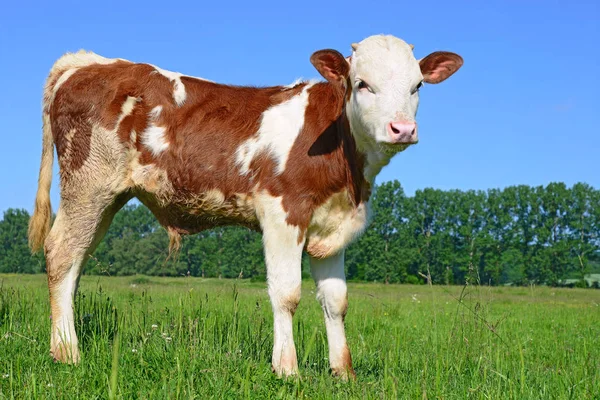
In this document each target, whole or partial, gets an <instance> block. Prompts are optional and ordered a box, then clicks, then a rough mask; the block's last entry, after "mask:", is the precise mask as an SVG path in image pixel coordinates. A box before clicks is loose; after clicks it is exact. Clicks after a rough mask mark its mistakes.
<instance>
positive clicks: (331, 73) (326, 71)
mask: <svg viewBox="0 0 600 400" xmlns="http://www.w3.org/2000/svg"><path fill="white" fill-rule="evenodd" d="M310 62H311V63H312V65H314V66H315V68H316V69H317V71H319V73H320V74H321V75H322V76H323V78H325V79H327V80H328V81H329V82H331V83H334V84H339V85H345V84H346V80H347V79H348V76H350V64H349V63H348V60H346V58H345V57H344V56H343V55H342V54H341V53H340V52H339V51H337V50H331V49H326V50H319V51H317V52H315V53H313V55H312V56H311V57H310Z"/></svg>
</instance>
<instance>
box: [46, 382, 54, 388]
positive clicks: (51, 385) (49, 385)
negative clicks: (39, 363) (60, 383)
mask: <svg viewBox="0 0 600 400" xmlns="http://www.w3.org/2000/svg"><path fill="white" fill-rule="evenodd" d="M46 386H48V387H54V385H53V384H51V383H49V384H47V385H46Z"/></svg>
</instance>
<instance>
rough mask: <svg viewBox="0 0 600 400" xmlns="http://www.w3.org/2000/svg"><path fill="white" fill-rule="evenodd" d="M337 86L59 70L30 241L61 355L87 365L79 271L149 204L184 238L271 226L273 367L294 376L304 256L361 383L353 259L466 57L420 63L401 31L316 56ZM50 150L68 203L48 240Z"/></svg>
mask: <svg viewBox="0 0 600 400" xmlns="http://www.w3.org/2000/svg"><path fill="white" fill-rule="evenodd" d="M310 61H311V63H312V64H313V65H314V66H315V68H316V69H317V71H319V73H320V74H321V75H322V76H323V77H324V78H325V79H326V80H327V81H326V82H316V81H308V82H299V83H295V84H292V85H289V86H275V87H265V88H256V87H238V86H230V85H223V84H218V83H214V82H210V81H207V80H203V79H199V78H193V77H190V76H185V75H182V74H179V73H174V72H169V71H165V70H163V69H161V68H158V67H156V66H153V65H149V64H138V63H133V62H129V61H126V60H123V59H108V58H104V57H101V56H99V55H96V54H94V53H89V52H83V51H80V52H78V53H76V54H66V55H64V56H63V57H61V58H60V59H59V60H58V61H57V62H56V63H55V64H54V66H53V68H52V69H51V71H50V75H49V77H48V79H47V82H46V86H45V90H44V100H43V148H42V161H41V167H40V176H39V183H38V192H37V198H36V204H35V211H34V214H33V217H32V218H31V222H30V226H29V241H30V246H31V248H32V249H33V250H34V251H35V250H37V249H39V248H41V247H42V245H43V247H44V250H45V255H46V261H47V271H48V286H49V289H50V305H51V310H52V334H51V342H50V351H51V354H52V356H53V357H54V358H55V359H56V360H59V361H63V362H78V360H79V350H78V346H77V336H76V334H75V328H74V324H73V320H74V316H73V297H74V295H75V292H76V290H77V284H78V280H79V276H80V273H81V268H82V266H83V264H84V263H85V261H86V260H87V258H88V257H89V255H90V254H91V253H92V252H93V250H94V248H95V247H96V245H97V244H98V242H99V241H100V240H101V239H102V237H103V235H104V234H105V232H106V230H107V229H108V226H109V224H110V223H111V220H112V219H113V217H114V215H115V213H116V212H117V211H118V210H119V209H120V208H121V207H122V206H123V205H124V204H125V203H127V201H128V200H130V199H131V198H134V197H136V198H138V199H139V200H140V201H141V202H142V203H143V204H145V205H146V206H147V207H148V208H149V209H150V210H151V211H152V212H153V213H154V215H155V216H156V218H157V219H158V221H159V222H160V223H161V224H162V225H163V226H164V227H165V228H166V230H167V232H168V234H169V237H170V239H171V247H172V248H176V247H177V245H178V242H179V238H180V235H182V234H192V233H195V232H198V231H201V230H203V229H207V228H212V227H215V226H220V225H232V224H233V225H242V226H246V227H249V228H252V229H256V230H258V231H261V232H262V234H263V241H264V252H265V260H266V266H267V282H268V293H269V296H270V299H271V303H272V307H273V313H274V345H273V358H272V367H273V370H274V371H275V372H276V373H277V374H278V375H290V374H294V373H296V372H297V369H298V363H297V359H296V349H295V346H294V340H293V337H292V317H293V315H294V312H295V310H296V307H297V305H298V302H299V300H300V283H301V277H300V276H301V275H300V272H301V271H300V269H301V256H302V252H303V251H306V252H307V253H308V254H309V256H310V264H311V271H312V275H313V277H314V280H315V282H316V286H317V298H318V299H319V301H320V303H321V305H322V307H323V310H324V314H325V324H326V328H327V337H328V342H329V360H330V363H331V369H332V371H333V373H334V374H337V375H340V376H342V377H347V376H348V375H352V376H353V375H354V372H353V370H352V361H351V357H350V351H349V349H348V346H347V343H346V336H345V333H344V316H345V315H346V309H347V306H348V303H347V295H346V281H345V276H344V249H345V248H346V246H348V244H349V243H350V242H351V241H352V240H353V239H355V238H356V237H357V236H358V235H360V234H361V233H362V232H363V230H364V229H365V226H366V225H367V221H368V220H369V197H370V195H371V186H372V184H373V180H374V179H375V176H376V175H377V174H378V173H379V171H380V170H381V168H382V167H383V166H385V165H386V164H387V163H388V162H389V161H390V159H391V157H392V156H393V155H394V154H396V153H398V152H400V151H402V150H404V149H406V148H407V147H408V146H410V145H411V144H414V143H417V140H418V138H417V124H416V122H415V115H416V112H417V105H418V102H419V93H418V92H419V88H420V87H421V85H422V84H423V82H428V83H439V82H442V81H443V80H445V79H446V78H448V77H449V76H450V75H452V74H453V73H454V72H455V71H456V70H458V69H459V68H460V66H461V65H462V58H461V57H460V56H458V55H456V54H454V53H448V52H435V53H432V54H430V55H428V56H427V57H425V58H423V59H421V60H419V61H417V60H416V59H415V57H414V55H413V52H412V46H410V45H408V44H406V43H405V42H403V41H402V40H400V39H397V38H395V37H392V36H372V37H369V38H367V39H365V40H364V41H362V42H360V43H359V44H353V45H352V55H351V56H350V57H348V58H345V57H344V56H342V55H341V54H340V53H338V52H337V51H335V50H321V51H317V52H316V53H314V54H313V55H312V57H311V59H310ZM53 146H56V153H57V155H58V164H59V167H60V183H61V203H60V206H59V208H58V211H57V214H56V219H55V221H54V224H53V225H52V228H51V229H50V216H51V206H50V199H49V191H50V185H51V178H52V164H53V156H54V151H53Z"/></svg>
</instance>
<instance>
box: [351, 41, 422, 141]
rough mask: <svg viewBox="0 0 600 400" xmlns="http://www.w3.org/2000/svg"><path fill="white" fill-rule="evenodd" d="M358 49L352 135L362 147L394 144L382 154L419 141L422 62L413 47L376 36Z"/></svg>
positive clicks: (353, 59) (353, 75) (353, 64)
mask: <svg viewBox="0 0 600 400" xmlns="http://www.w3.org/2000/svg"><path fill="white" fill-rule="evenodd" d="M353 47H355V49H354V51H353V53H352V57H350V59H349V61H350V84H351V86H352V92H351V97H350V101H349V102H348V104H347V106H346V107H347V108H346V109H347V112H348V117H349V120H350V125H351V127H352V132H353V133H354V135H355V137H356V139H357V141H358V142H359V145H362V146H360V147H363V146H368V147H371V146H369V145H372V144H375V143H377V144H389V145H390V146H389V147H388V146H385V145H384V146H381V147H382V150H387V151H391V152H393V151H401V150H404V149H405V148H406V147H408V146H409V145H410V144H413V143H416V142H417V141H418V137H417V129H416V122H415V118H416V115H417V108H418V106H419V88H420V87H421V85H422V83H423V75H422V73H421V68H420V66H419V62H418V61H417V59H416V58H415V56H414V55H413V51H412V48H411V46H410V45H408V44H407V43H406V42H404V41H403V40H400V39H398V38H395V37H393V36H371V37H369V38H367V39H365V40H363V41H362V42H360V43H359V44H358V45H353ZM387 151H386V152H387Z"/></svg>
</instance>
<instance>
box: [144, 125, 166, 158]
mask: <svg viewBox="0 0 600 400" xmlns="http://www.w3.org/2000/svg"><path fill="white" fill-rule="evenodd" d="M165 133H166V130H165V128H163V127H162V126H156V125H154V124H150V126H148V127H147V128H146V129H145V130H144V132H143V133H142V143H144V145H145V146H146V147H147V148H148V149H150V151H151V152H152V155H153V156H158V155H159V154H160V153H162V152H163V151H165V150H166V149H167V148H168V147H169V143H168V142H167V141H166V139H165Z"/></svg>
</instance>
